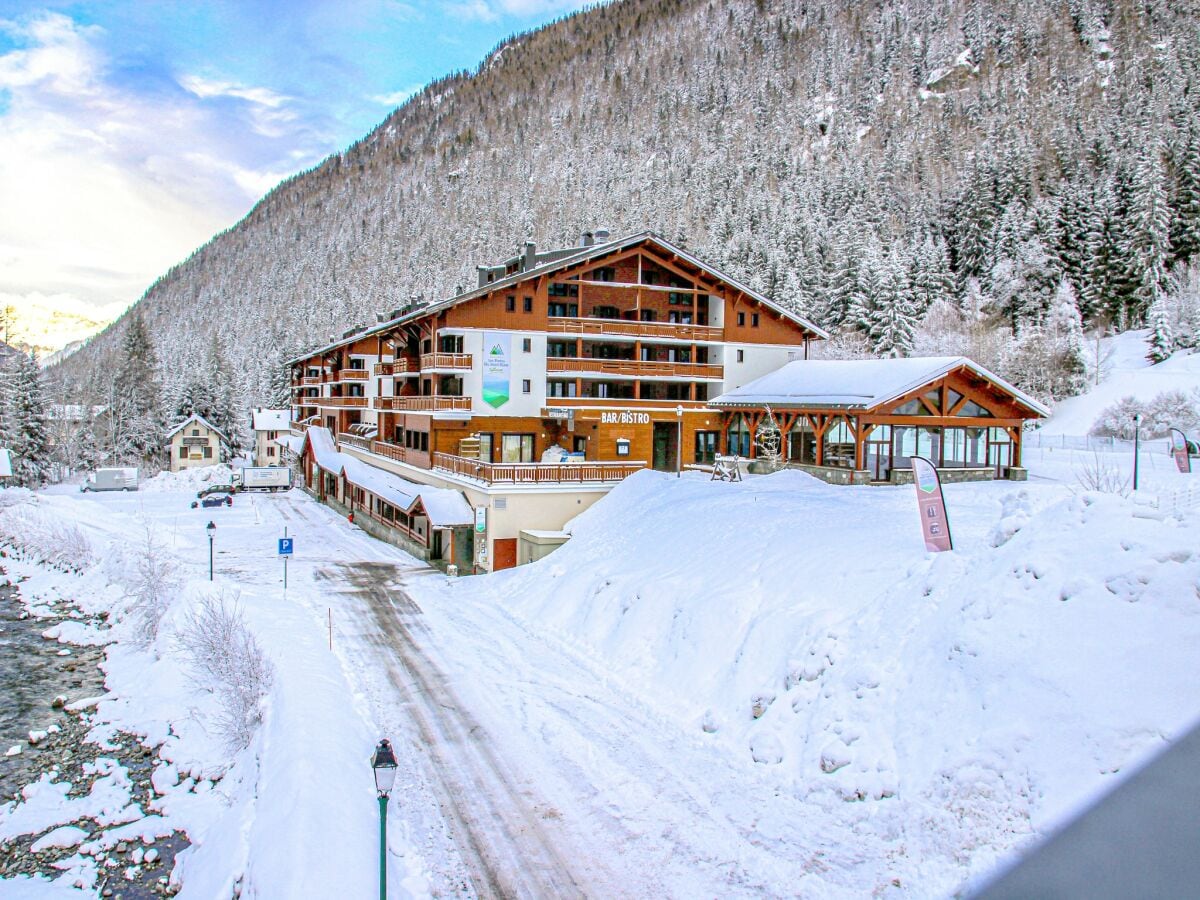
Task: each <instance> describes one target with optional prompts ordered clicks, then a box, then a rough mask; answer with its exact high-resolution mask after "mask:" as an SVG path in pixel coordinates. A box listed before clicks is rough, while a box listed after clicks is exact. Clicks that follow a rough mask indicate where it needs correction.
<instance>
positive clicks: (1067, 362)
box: [1044, 278, 1087, 400]
mask: <svg viewBox="0 0 1200 900" xmlns="http://www.w3.org/2000/svg"><path fill="white" fill-rule="evenodd" d="M1044 330H1045V333H1046V335H1047V337H1049V338H1050V339H1051V340H1052V341H1053V342H1054V345H1053V347H1052V348H1051V353H1052V357H1053V358H1052V359H1051V360H1050V361H1049V365H1050V366H1051V367H1052V370H1053V379H1052V384H1051V389H1050V390H1051V395H1052V396H1053V397H1054V398H1055V399H1056V400H1059V399H1062V398H1064V397H1074V396H1075V395H1076V394H1079V393H1082V391H1083V389H1084V387H1085V386H1086V384H1087V352H1086V350H1085V349H1084V341H1083V320H1082V317H1081V316H1080V315H1079V301H1078V299H1077V298H1076V296H1075V288H1073V287H1072V286H1071V282H1070V281H1069V280H1067V279H1066V278H1064V279H1063V280H1062V281H1060V282H1059V285H1058V290H1057V291H1055V294H1054V302H1053V303H1052V304H1051V306H1050V312H1049V313H1048V314H1047V316H1046V324H1045V329H1044Z"/></svg>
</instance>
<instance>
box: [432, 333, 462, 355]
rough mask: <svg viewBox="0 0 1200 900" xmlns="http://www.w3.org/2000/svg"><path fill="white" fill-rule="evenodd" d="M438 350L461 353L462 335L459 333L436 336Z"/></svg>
mask: <svg viewBox="0 0 1200 900" xmlns="http://www.w3.org/2000/svg"><path fill="white" fill-rule="evenodd" d="M438 350H439V351H440V352H442V353H462V352H463V336H462V335H461V334H445V335H442V336H441V337H439V338H438Z"/></svg>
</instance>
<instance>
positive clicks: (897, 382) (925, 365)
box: [709, 356, 1050, 416]
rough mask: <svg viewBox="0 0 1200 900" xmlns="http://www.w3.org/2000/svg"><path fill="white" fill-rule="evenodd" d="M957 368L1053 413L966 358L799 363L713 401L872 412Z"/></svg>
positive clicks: (1037, 410)
mask: <svg viewBox="0 0 1200 900" xmlns="http://www.w3.org/2000/svg"><path fill="white" fill-rule="evenodd" d="M958 368H966V369H970V370H971V371H972V372H974V373H975V374H977V375H979V376H980V377H982V378H986V379H987V380H988V381H990V382H992V384H994V385H996V386H997V387H999V388H1002V389H1003V390H1005V391H1007V392H1008V393H1010V394H1012V395H1013V396H1014V397H1015V398H1016V399H1017V400H1019V401H1020V402H1021V403H1022V404H1023V405H1025V406H1026V407H1028V408H1029V409H1030V410H1032V411H1033V412H1035V413H1037V414H1039V415H1043V416H1048V415H1050V410H1049V409H1047V408H1046V407H1045V406H1043V405H1042V404H1041V403H1038V402H1037V401H1036V400H1034V399H1033V398H1032V397H1030V396H1029V395H1028V394H1025V393H1024V392H1022V391H1020V390H1018V389H1017V388H1015V387H1013V386H1012V385H1011V384H1009V383H1008V382H1007V381H1005V380H1004V379H1003V378H1001V377H1000V376H999V375H996V374H994V373H992V372H989V371H988V370H987V369H985V368H984V367H983V366H981V365H979V364H978V363H975V362H972V361H971V360H969V359H967V357H965V356H914V357H908V358H905V359H818V360H808V359H798V360H795V361H794V362H790V363H788V364H787V365H785V366H783V367H782V368H779V369H776V370H775V371H774V372H770V373H768V374H767V375H764V376H763V377H761V378H758V379H755V380H754V381H752V382H750V383H749V384H746V385H742V386H741V387H739V388H734V389H733V390H732V391H728V392H726V393H724V394H722V395H721V396H720V397H717V398H716V399H714V400H710V401H709V405H711V406H784V407H787V406H829V407H850V408H856V409H872V408H874V407H876V406H879V405H880V404H881V403H886V402H887V401H889V400H894V399H896V398H897V397H902V396H904V395H905V394H907V393H908V392H909V391H912V390H914V389H916V388H919V387H920V386H921V385H923V384H927V383H929V382H930V381H934V380H936V379H938V378H941V377H942V376H943V375H945V374H947V373H948V372H951V371H953V370H954V369H958Z"/></svg>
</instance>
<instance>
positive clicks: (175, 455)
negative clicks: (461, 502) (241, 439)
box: [166, 414, 229, 472]
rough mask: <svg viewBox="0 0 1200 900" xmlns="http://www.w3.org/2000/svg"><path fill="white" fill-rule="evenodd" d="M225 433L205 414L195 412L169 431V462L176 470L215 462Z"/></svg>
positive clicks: (215, 463) (219, 453) (218, 457)
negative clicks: (200, 414) (204, 415)
mask: <svg viewBox="0 0 1200 900" xmlns="http://www.w3.org/2000/svg"><path fill="white" fill-rule="evenodd" d="M228 443H229V442H228V441H227V440H226V438H225V435H224V434H223V433H222V432H221V431H220V430H219V429H218V428H217V427H216V426H215V425H213V424H212V423H210V422H209V421H208V420H207V419H205V418H204V417H203V416H198V415H195V414H193V415H191V416H189V417H188V418H187V419H185V420H184V421H182V422H180V423H179V424H178V425H176V426H175V427H174V428H172V429H171V430H170V431H168V432H167V442H166V446H167V462H168V466H169V468H170V470H171V471H172V472H182V471H183V470H184V469H199V468H203V467H204V466H215V465H217V464H218V463H219V462H220V461H221V446H222V445H223V444H228Z"/></svg>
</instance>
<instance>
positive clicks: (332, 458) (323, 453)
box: [300, 425, 475, 528]
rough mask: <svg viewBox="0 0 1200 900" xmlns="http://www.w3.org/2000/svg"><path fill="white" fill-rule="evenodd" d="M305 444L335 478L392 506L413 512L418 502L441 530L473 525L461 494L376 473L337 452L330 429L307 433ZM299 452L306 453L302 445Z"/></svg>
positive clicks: (319, 427) (468, 509)
mask: <svg viewBox="0 0 1200 900" xmlns="http://www.w3.org/2000/svg"><path fill="white" fill-rule="evenodd" d="M304 443H306V444H307V445H308V446H309V447H311V448H312V451H313V457H314V458H315V459H316V461H317V465H318V466H320V467H321V468H322V469H324V470H325V471H326V472H329V473H331V474H333V475H339V476H341V475H344V476H345V477H346V480H347V481H349V482H350V483H351V484H353V485H354V486H355V487H360V488H362V489H363V490H364V491H369V492H370V493H372V494H374V495H375V496H376V497H378V498H379V499H381V500H384V501H385V502H387V503H390V504H391V505H392V506H395V507H397V508H398V509H401V510H403V511H404V512H411V511H412V509H413V508H414V507H415V506H416V505H417V503H418V501H419V502H420V504H421V507H422V509H424V510H425V515H426V517H427V518H428V519H429V523H430V524H431V525H433V526H435V527H438V528H447V527H449V526H452V525H470V524H471V523H473V522H474V521H475V512H474V510H472V509H471V506H470V504H469V503H467V501H466V499H465V498H464V497H463V495H462V494H461V493H460V492H459V491H455V490H451V489H450V488H438V487H433V486H431V485H427V484H418V483H417V482H415V481H409V480H408V479H407V478H401V477H400V476H399V475H394V474H392V473H391V472H385V471H384V470H383V469H377V468H375V467H374V466H372V465H370V464H369V463H365V462H363V461H362V460H361V459H359V458H358V457H355V456H351V455H350V454H348V453H342V452H340V451H339V450H338V449H337V446H336V445H335V444H334V441H333V434H332V433H331V432H330V431H329V429H328V428H325V427H323V426H320V425H314V426H313V427H311V428H309V429H308V430H307V431H305V432H304ZM300 452H301V453H303V452H304V449H303V445H302V446H301V449H300Z"/></svg>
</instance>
